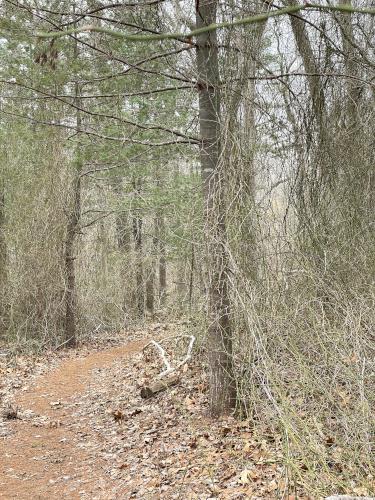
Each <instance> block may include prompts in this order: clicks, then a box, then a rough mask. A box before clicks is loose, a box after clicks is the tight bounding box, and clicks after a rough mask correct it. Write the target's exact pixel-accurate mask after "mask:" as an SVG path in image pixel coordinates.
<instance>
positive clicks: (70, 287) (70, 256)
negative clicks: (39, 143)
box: [64, 41, 82, 347]
mask: <svg viewBox="0 0 375 500" xmlns="http://www.w3.org/2000/svg"><path fill="white" fill-rule="evenodd" d="M74 59H75V60H77V59H78V43H77V41H76V42H75V46H74ZM79 95H80V90H79V86H78V83H76V84H75V104H76V106H77V107H78V108H79V107H80V106H81V100H80V97H79ZM81 126H82V120H81V114H80V111H79V110H78V109H77V113H76V127H77V130H80V129H81ZM75 156H76V159H75V164H74V173H73V180H72V198H73V199H72V207H71V210H70V213H69V214H68V223H67V228H66V241H65V255H64V261H65V326H64V337H65V343H64V345H65V346H67V347H73V346H75V345H76V344H77V289H76V271H75V259H76V256H75V243H76V238H77V233H78V230H79V221H80V218H81V172H82V158H81V147H80V144H79V141H78V143H77V146H76V151H75Z"/></svg>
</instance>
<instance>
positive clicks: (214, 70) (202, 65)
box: [196, 0, 236, 416]
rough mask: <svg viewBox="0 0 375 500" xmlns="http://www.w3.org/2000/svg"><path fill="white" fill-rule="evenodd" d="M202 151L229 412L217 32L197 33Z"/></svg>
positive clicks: (219, 380) (199, 13)
mask: <svg viewBox="0 0 375 500" xmlns="http://www.w3.org/2000/svg"><path fill="white" fill-rule="evenodd" d="M217 4H218V2H217V0H200V1H199V2H196V25H197V28H201V27H203V26H207V25H209V24H211V23H214V22H215V21H216V11H217ZM196 57H197V72H198V82H197V88H198V91H199V125H200V140H201V143H200V145H201V147H200V157H201V171H202V181H203V192H204V203H205V223H206V224H205V225H206V228H205V229H206V240H207V245H208V247H207V257H208V258H207V264H208V274H209V293H208V295H209V305H208V325H209V326H208V342H207V347H208V355H209V369H210V384H209V385H210V412H211V414H212V415H214V416H219V415H222V414H225V413H228V412H229V411H230V410H231V409H232V408H233V406H234V404H235V396H236V393H235V384H234V379H233V367H232V332H231V325H230V320H229V314H230V303H229V290H228V288H229V287H228V263H227V254H226V239H227V238H226V227H225V209H224V185H223V184H224V182H223V178H222V175H221V172H220V168H219V156H220V96H219V64H218V49H217V35H216V32H211V33H203V34H201V35H199V36H197V50H196Z"/></svg>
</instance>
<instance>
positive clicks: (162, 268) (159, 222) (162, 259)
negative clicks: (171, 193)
mask: <svg viewBox="0 0 375 500" xmlns="http://www.w3.org/2000/svg"><path fill="white" fill-rule="evenodd" d="M156 231H157V238H158V247H159V302H160V305H161V306H163V305H164V304H165V299H166V295H167V259H166V252H165V223H164V218H163V216H162V214H161V213H158V215H157V217H156Z"/></svg>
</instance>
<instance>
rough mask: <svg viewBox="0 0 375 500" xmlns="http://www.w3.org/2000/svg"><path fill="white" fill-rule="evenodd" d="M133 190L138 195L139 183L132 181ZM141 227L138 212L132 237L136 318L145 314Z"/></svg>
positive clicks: (140, 218) (141, 222) (134, 218)
mask: <svg viewBox="0 0 375 500" xmlns="http://www.w3.org/2000/svg"><path fill="white" fill-rule="evenodd" d="M133 185H134V190H135V191H136V192H137V193H138V192H139V190H140V183H139V181H134V183H133ZM142 225H143V220H142V217H141V216H140V214H139V213H138V212H136V213H135V215H134V217H133V237H134V249H135V260H136V270H135V305H136V310H137V313H138V316H139V317H140V318H142V317H143V316H144V312H145V298H144V290H143V255H142V253H143V252H142Z"/></svg>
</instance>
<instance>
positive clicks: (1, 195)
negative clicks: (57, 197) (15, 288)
mask: <svg viewBox="0 0 375 500" xmlns="http://www.w3.org/2000/svg"><path fill="white" fill-rule="evenodd" d="M4 229H5V188H4V184H3V182H2V180H0V336H1V335H2V334H3V333H4V331H5V330H6V323H7V320H6V317H5V316H6V304H5V295H6V292H5V287H6V283H7V275H8V273H7V246H6V240H5V234H4Z"/></svg>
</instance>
